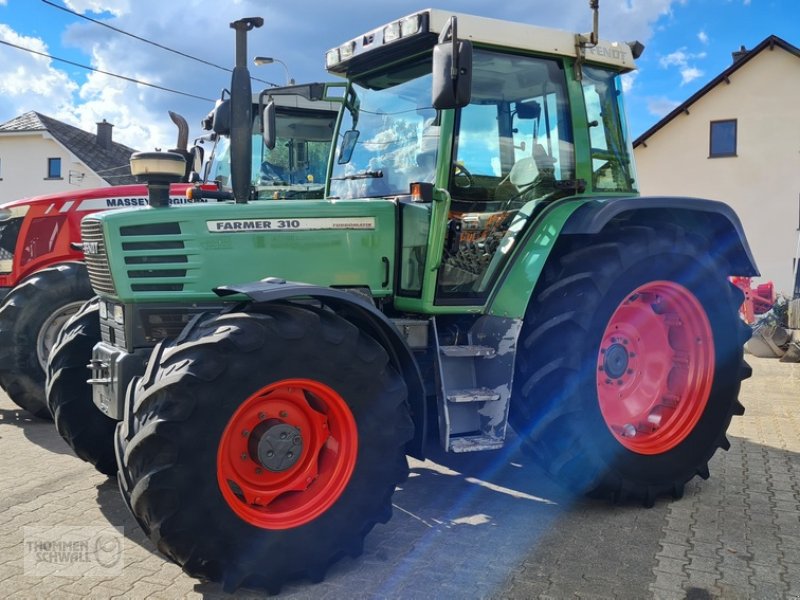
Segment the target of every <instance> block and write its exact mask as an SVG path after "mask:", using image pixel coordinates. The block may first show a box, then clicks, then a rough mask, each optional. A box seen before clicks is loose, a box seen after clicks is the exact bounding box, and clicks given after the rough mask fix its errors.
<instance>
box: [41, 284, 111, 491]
mask: <svg viewBox="0 0 800 600" xmlns="http://www.w3.org/2000/svg"><path fill="white" fill-rule="evenodd" d="M99 341H100V300H99V299H98V298H94V299H92V300H90V301H89V302H87V303H86V304H84V305H83V307H81V309H80V310H79V311H78V312H77V313H76V314H75V315H74V316H73V317H72V318H71V319H70V320H69V321H67V324H66V325H64V328H63V329H62V330H61V335H60V336H59V338H58V341H57V342H56V345H55V346H54V347H53V351H52V353H51V355H50V363H49V365H48V377H47V403H48V407H49V409H50V412H51V413H52V415H53V420H54V421H55V423H56V429H57V430H58V433H59V434H60V435H61V437H62V438H64V441H65V442H67V444H69V447H70V448H72V450H73V451H74V452H75V454H76V456H78V458H80V459H81V460H84V461H86V462H88V463H90V464H92V465H94V467H95V468H96V469H97V470H98V471H100V472H101V473H103V474H104V475H109V476H111V475H114V474H115V473H116V472H117V461H116V458H115V456H114V429H115V428H116V426H117V422H116V421H115V420H113V419H110V418H109V417H107V416H106V415H104V414H103V413H102V412H101V411H100V409H99V408H97V407H96V406H95V404H94V402H93V400H92V386H91V385H90V384H88V383H87V382H86V380H87V378H88V377H89V369H88V368H87V366H86V365H88V364H89V360H90V359H91V358H92V349H93V348H94V346H95V344H97V342H99Z"/></svg>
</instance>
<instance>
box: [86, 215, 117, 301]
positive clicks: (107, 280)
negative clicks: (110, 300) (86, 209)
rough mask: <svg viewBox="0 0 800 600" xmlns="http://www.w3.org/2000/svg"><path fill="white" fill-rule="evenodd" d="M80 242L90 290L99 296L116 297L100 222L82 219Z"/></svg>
mask: <svg viewBox="0 0 800 600" xmlns="http://www.w3.org/2000/svg"><path fill="white" fill-rule="evenodd" d="M81 240H82V241H83V243H84V248H85V249H86V250H88V249H90V248H91V250H92V252H84V260H85V261H86V270H87V271H88V272H89V281H90V282H91V283H92V289H93V290H94V291H95V292H96V293H98V294H100V293H104V294H110V295H116V293H117V290H116V288H115V287H114V280H113V279H112V277H111V269H110V268H109V266H108V255H107V254H106V244H105V241H104V239H103V226H102V224H101V223H100V221H97V220H95V219H84V220H83V222H82V223H81Z"/></svg>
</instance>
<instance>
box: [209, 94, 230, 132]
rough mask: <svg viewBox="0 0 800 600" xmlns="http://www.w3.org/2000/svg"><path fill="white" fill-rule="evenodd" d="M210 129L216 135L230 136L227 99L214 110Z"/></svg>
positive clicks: (228, 102) (228, 103)
mask: <svg viewBox="0 0 800 600" xmlns="http://www.w3.org/2000/svg"><path fill="white" fill-rule="evenodd" d="M211 129H212V130H213V131H214V133H216V134H217V135H230V134H231V101H230V100H229V99H225V100H222V101H221V102H220V103H219V104H217V106H216V107H215V108H214V112H213V115H212V117H211Z"/></svg>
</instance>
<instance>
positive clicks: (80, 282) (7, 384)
mask: <svg viewBox="0 0 800 600" xmlns="http://www.w3.org/2000/svg"><path fill="white" fill-rule="evenodd" d="M92 295H93V292H92V287H91V285H90V284H89V276H88V275H87V273H86V265H84V264H83V263H77V262H75V263H64V264H60V265H56V266H54V267H50V268H47V269H42V270H41V271H39V272H38V273H34V274H33V275H31V276H30V277H28V278H27V279H25V280H24V281H22V283H20V284H19V285H18V286H17V287H15V288H14V289H13V290H11V292H9V294H8V296H6V298H5V300H4V301H3V304H2V306H1V307H0V387H2V388H3V389H4V390H5V391H6V393H7V394H8V397H9V398H11V400H13V401H14V402H15V403H16V404H17V405H18V406H20V407H21V408H24V409H25V410H27V411H28V412H30V413H31V414H33V415H35V416H37V417H39V418H42V419H49V418H51V415H50V412H49V410H48V409H47V402H46V400H45V390H44V387H45V373H46V369H47V359H48V356H49V354H50V352H51V351H52V347H53V345H54V343H55V341H56V338H57V336H58V332H59V331H60V330H61V327H62V326H63V325H64V323H66V321H67V320H68V319H69V318H70V317H71V316H72V315H73V314H75V313H76V312H77V311H78V309H79V308H80V307H81V305H82V304H83V303H84V302H86V300H88V299H89V298H91V297H92Z"/></svg>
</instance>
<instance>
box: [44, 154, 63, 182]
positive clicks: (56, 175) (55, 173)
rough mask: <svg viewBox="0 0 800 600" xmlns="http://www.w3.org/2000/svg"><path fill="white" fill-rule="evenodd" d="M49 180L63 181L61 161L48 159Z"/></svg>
mask: <svg viewBox="0 0 800 600" xmlns="http://www.w3.org/2000/svg"><path fill="white" fill-rule="evenodd" d="M47 178H48V179H61V159H60V158H48V159H47Z"/></svg>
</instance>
